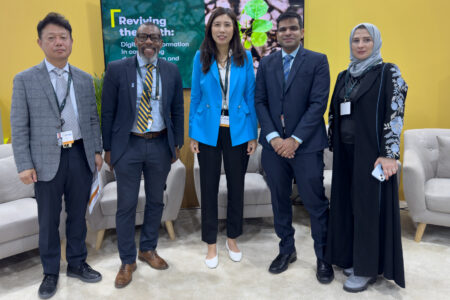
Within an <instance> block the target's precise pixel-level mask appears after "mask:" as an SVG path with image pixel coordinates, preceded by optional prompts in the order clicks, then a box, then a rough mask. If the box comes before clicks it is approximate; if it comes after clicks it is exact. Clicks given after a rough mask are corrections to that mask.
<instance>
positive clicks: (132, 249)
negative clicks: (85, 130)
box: [102, 23, 184, 288]
mask: <svg viewBox="0 0 450 300" xmlns="http://www.w3.org/2000/svg"><path fill="white" fill-rule="evenodd" d="M135 43H136V46H137V48H138V54H137V55H135V56H133V57H130V58H126V59H123V60H117V61H113V62H111V63H110V64H109V65H108V68H107V70H106V74H105V81H104V84H103V94H102V134H103V147H104V149H105V151H106V153H105V161H106V162H107V163H108V165H109V166H110V168H111V169H112V168H114V171H115V175H116V179H117V213H116V229H117V242H118V248H119V254H120V259H121V261H122V265H121V267H120V270H119V272H118V274H117V277H116V280H115V286H116V287H117V288H122V287H125V286H126V285H127V284H128V283H130V281H131V279H132V272H133V271H134V270H136V254H137V253H136V252H137V251H136V244H135V241H134V233H135V220H136V206H137V202H138V194H139V187H140V182H141V176H142V173H143V174H144V181H145V196H146V205H145V212H144V223H143V224H142V227H141V236H140V242H139V255H138V258H139V260H142V261H144V262H147V263H148V264H149V265H150V266H151V267H153V268H155V269H158V270H163V269H167V268H168V265H167V263H166V262H165V261H164V260H163V259H162V258H161V257H159V255H158V254H157V252H156V245H157V242H158V229H159V226H160V223H161V217H162V212H163V208H164V203H163V194H164V187H165V184H166V179H167V175H168V173H169V171H170V164H171V162H174V161H175V160H176V159H178V156H179V149H180V148H181V146H182V145H183V138H184V104H183V87H182V81H181V76H180V72H179V70H178V68H177V66H176V65H174V64H172V63H169V62H166V61H165V60H164V59H158V53H159V50H160V49H161V47H162V44H163V41H162V39H161V31H160V29H159V28H158V26H156V25H155V24H153V23H145V24H142V25H141V26H140V27H139V28H138V30H137V33H136V38H135Z"/></svg>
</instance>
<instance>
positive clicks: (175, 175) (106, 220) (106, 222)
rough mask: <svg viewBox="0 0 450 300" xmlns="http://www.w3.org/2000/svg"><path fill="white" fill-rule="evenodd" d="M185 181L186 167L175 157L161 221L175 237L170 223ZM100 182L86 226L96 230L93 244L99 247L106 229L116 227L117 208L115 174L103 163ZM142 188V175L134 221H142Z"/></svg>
mask: <svg viewBox="0 0 450 300" xmlns="http://www.w3.org/2000/svg"><path fill="white" fill-rule="evenodd" d="M185 182H186V167H185V166H184V164H183V163H182V162H181V161H180V160H177V161H176V162H174V163H173V164H172V167H171V169H170V172H169V175H168V177H167V182H166V185H167V186H166V190H165V191H164V198H163V201H164V210H163V215H162V219H161V221H162V222H164V223H165V226H166V229H167V232H168V234H169V237H170V239H172V240H174V239H175V232H174V229H173V223H172V221H174V220H175V219H176V218H177V217H178V212H179V211H180V207H181V202H182V201H183V195H184V187H185ZM100 186H101V187H102V191H101V193H100V196H99V199H98V201H97V203H96V204H95V206H94V208H93V210H92V214H89V211H88V212H87V220H88V225H89V230H94V231H96V232H97V240H96V244H95V248H96V249H97V250H98V249H100V247H101V245H102V241H103V237H104V234H105V230H106V229H109V228H115V227H116V211H117V182H116V181H115V178H114V174H113V173H112V172H110V171H109V167H108V166H107V165H106V164H103V167H102V170H101V171H100ZM144 208H145V191H144V179H142V180H141V186H140V189H139V198H138V205H137V208H136V225H141V224H142V223H143V221H144Z"/></svg>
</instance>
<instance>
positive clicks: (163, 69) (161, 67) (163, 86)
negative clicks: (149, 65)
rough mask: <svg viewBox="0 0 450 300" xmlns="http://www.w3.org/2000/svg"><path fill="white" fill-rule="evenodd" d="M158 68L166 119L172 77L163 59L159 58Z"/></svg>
mask: <svg viewBox="0 0 450 300" xmlns="http://www.w3.org/2000/svg"><path fill="white" fill-rule="evenodd" d="M158 68H159V76H160V78H161V89H162V91H161V92H162V95H161V103H162V106H163V107H162V108H163V110H162V111H163V112H164V115H163V118H165V111H166V107H169V105H168V103H166V101H167V95H168V90H167V89H168V86H167V84H168V82H169V80H170V76H169V74H167V73H168V72H167V69H166V65H165V61H164V60H162V59H161V58H158ZM154 84H159V82H155V83H154Z"/></svg>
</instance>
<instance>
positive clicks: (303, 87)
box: [255, 47, 330, 154]
mask: <svg viewBox="0 0 450 300" xmlns="http://www.w3.org/2000/svg"><path fill="white" fill-rule="evenodd" d="M329 90H330V70H329V66H328V60H327V57H326V56H325V55H324V54H321V53H317V52H313V51H310V50H307V49H305V48H303V47H300V49H299V51H298V52H297V55H296V57H295V59H294V62H293V64H292V67H291V70H290V72H289V77H288V80H287V82H286V83H285V82H284V74H283V62H282V58H281V50H280V51H277V52H275V53H273V54H271V55H269V56H266V57H263V58H262V60H261V62H260V64H259V67H258V73H257V74H256V89H255V106H256V113H257V115H258V120H259V124H260V126H261V135H260V137H259V142H260V144H261V145H262V146H263V147H265V148H266V149H272V146H271V145H270V144H269V143H268V142H267V140H266V136H267V135H268V134H269V133H271V132H274V131H275V132H278V133H279V134H280V136H281V137H282V138H287V137H290V136H291V135H295V136H296V137H298V138H300V139H301V140H302V141H303V143H302V144H301V145H300V147H298V149H297V151H296V154H299V153H311V152H315V151H320V150H323V149H324V148H326V147H327V146H328V142H327V134H326V129H325V123H324V119H323V115H324V113H325V110H326V108H327V102H328V94H329ZM281 114H284V119H285V126H286V128H285V132H283V129H282V125H281V119H280V116H281Z"/></svg>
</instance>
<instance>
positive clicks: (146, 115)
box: [137, 64, 155, 132]
mask: <svg viewBox="0 0 450 300" xmlns="http://www.w3.org/2000/svg"><path fill="white" fill-rule="evenodd" d="M145 67H146V68H147V73H146V75H145V80H144V82H143V85H142V97H141V103H140V104H139V111H138V118H137V129H138V130H139V131H140V132H145V131H146V130H147V126H148V121H149V120H152V121H153V118H152V113H151V107H150V99H151V97H152V85H153V69H154V68H155V66H154V65H152V64H147V65H145Z"/></svg>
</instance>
